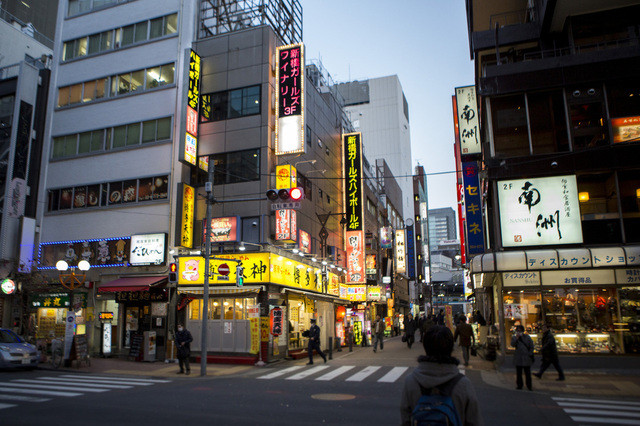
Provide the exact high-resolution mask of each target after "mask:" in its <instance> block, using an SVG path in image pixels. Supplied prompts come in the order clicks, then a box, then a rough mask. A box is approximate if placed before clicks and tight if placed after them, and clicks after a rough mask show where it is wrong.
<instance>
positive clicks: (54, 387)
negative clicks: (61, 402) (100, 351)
mask: <svg viewBox="0 0 640 426" xmlns="http://www.w3.org/2000/svg"><path fill="white" fill-rule="evenodd" d="M36 383H37V382H36ZM2 385H7V386H11V387H18V388H30V389H32V388H36V389H53V390H58V391H62V390H64V389H65V388H64V387H63V386H56V385H46V384H43V385H39V384H37V385H36V384H27V383H15V382H4V383H0V386H2ZM0 389H2V388H0ZM73 390H74V391H77V392H107V391H109V389H93V388H79V387H77V386H74V387H73Z"/></svg>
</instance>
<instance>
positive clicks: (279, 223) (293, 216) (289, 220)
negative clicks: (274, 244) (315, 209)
mask: <svg viewBox="0 0 640 426" xmlns="http://www.w3.org/2000/svg"><path fill="white" fill-rule="evenodd" d="M297 217H298V216H297V213H296V211H295V210H292V209H282V210H277V211H276V240H278V241H285V242H295V241H296V239H297V237H298V235H297V233H298V222H297Z"/></svg>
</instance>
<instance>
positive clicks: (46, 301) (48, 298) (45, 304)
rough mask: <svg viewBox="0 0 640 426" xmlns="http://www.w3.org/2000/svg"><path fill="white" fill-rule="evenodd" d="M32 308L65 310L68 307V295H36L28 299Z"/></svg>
mask: <svg viewBox="0 0 640 426" xmlns="http://www.w3.org/2000/svg"><path fill="white" fill-rule="evenodd" d="M29 300H30V301H31V306H32V307H34V308H66V307H68V306H69V303H70V302H69V293H36V294H32V295H31V296H30V297H29Z"/></svg>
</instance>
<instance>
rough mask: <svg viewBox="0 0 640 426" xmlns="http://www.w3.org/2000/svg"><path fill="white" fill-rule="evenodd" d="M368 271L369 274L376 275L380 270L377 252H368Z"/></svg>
mask: <svg viewBox="0 0 640 426" xmlns="http://www.w3.org/2000/svg"><path fill="white" fill-rule="evenodd" d="M365 264H366V271H367V275H375V274H376V273H377V272H378V269H377V266H376V255H375V254H368V255H367V257H366V263H365Z"/></svg>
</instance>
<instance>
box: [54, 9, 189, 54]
mask: <svg viewBox="0 0 640 426" xmlns="http://www.w3.org/2000/svg"><path fill="white" fill-rule="evenodd" d="M177 25H178V14H177V13H173V14H171V15H166V16H161V17H159V18H156V19H152V20H151V21H142V22H138V23H135V24H132V25H127V26H126V27H121V28H114V29H112V30H108V31H103V32H100V33H96V34H90V35H88V36H85V37H80V38H77V39H74V40H68V41H65V42H64V44H63V48H62V61H63V62H64V61H69V60H71V59H75V58H81V57H84V56H87V55H95V54H98V53H101V52H107V51H110V50H113V49H118V48H120V47H125V46H129V45H133V44H141V43H144V42H146V41H147V40H153V39H156V38H159V37H164V36H169V35H172V34H175V33H176V32H177V30H178V28H177Z"/></svg>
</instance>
